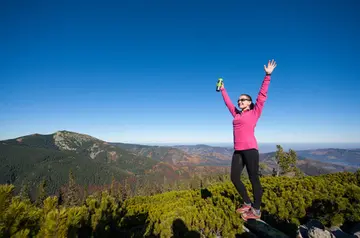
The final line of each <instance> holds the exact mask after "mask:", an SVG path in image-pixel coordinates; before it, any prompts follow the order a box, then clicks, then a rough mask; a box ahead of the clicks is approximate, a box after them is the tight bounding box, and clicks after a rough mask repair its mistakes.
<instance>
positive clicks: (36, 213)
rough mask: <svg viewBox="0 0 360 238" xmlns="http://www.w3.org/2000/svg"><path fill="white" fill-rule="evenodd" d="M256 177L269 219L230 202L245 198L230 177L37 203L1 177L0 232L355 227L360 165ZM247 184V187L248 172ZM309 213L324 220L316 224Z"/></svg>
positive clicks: (274, 237) (349, 230)
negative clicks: (247, 214)
mask: <svg viewBox="0 0 360 238" xmlns="http://www.w3.org/2000/svg"><path fill="white" fill-rule="evenodd" d="M261 183H262V185H263V188H264V194H263V204H262V206H261V210H262V220H264V221H265V222H267V224H264V223H261V222H258V221H255V220H253V221H248V222H244V221H243V220H242V219H241V218H240V215H239V214H237V213H236V212H235V210H236V208H238V207H239V206H240V204H241V203H242V201H241V198H240V196H239V194H238V193H237V192H236V190H235V188H234V186H233V185H232V184H231V182H230V181H229V180H228V179H227V180H225V181H223V182H217V183H213V184H210V185H208V186H206V187H204V188H197V189H186V190H180V191H171V192H166V193H162V194H157V195H154V196H136V197H132V198H127V199H123V198H122V191H121V190H116V189H115V190H113V189H112V190H109V191H104V192H102V193H98V194H94V195H91V196H88V197H87V199H86V200H85V199H84V200H83V202H81V203H79V204H78V205H66V204H65V205H64V204H59V203H58V202H59V200H58V197H48V198H46V199H44V200H43V201H42V202H41V203H37V204H34V203H31V202H29V200H28V199H27V198H26V197H22V196H21V197H17V196H14V195H13V194H12V191H13V189H14V187H13V186H12V185H1V186H0V197H2V198H3V199H1V200H0V207H1V208H2V212H3V214H4V216H0V222H1V223H2V224H5V225H4V226H2V227H1V229H0V236H1V237H54V236H56V237H169V238H170V237H174V238H175V237H176V238H179V237H198V238H200V237H219V238H225V237H254V238H256V237H269V238H282V237H284V238H285V237H288V238H290V237H299V236H297V235H298V234H299V232H301V233H302V234H305V235H306V233H307V234H309V235H310V234H311V233H312V234H314V232H316V233H317V234H318V236H303V237H331V236H330V234H333V235H334V236H335V237H356V236H354V234H355V233H356V232H360V229H359V225H360V206H359V204H360V170H359V171H358V172H356V173H344V172H343V173H336V174H328V175H322V176H309V177H300V178H288V177H282V176H280V177H272V176H269V177H263V178H261ZM245 186H246V188H247V189H248V190H249V189H250V188H251V184H250V182H249V181H248V180H245ZM334 187H335V188H336V189H333V188H334ZM249 191H251V190H249ZM250 196H251V192H250ZM314 219H316V220H318V222H317V224H319V222H321V223H322V224H321V226H324V227H323V228H315V227H314V224H315V222H312V221H314ZM311 223H312V224H313V225H312V226H311V225H310V224H311ZM55 224H56V225H55ZM305 224H306V226H309V229H308V230H307V231H306V226H305ZM345 232H346V233H345ZM341 233H342V236H340V235H341ZM320 234H322V236H319V235H320ZM334 236H332V237H334Z"/></svg>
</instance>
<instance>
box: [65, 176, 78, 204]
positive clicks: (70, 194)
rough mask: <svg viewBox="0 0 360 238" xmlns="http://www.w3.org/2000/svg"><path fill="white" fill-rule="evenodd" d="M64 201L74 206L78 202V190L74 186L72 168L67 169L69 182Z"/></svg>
mask: <svg viewBox="0 0 360 238" xmlns="http://www.w3.org/2000/svg"><path fill="white" fill-rule="evenodd" d="M64 202H65V205H67V206H75V205H78V204H79V203H80V199H79V191H78V189H77V186H76V182H75V175H74V173H73V171H72V169H70V171H69V183H68V187H67V191H66V193H65V196H64Z"/></svg>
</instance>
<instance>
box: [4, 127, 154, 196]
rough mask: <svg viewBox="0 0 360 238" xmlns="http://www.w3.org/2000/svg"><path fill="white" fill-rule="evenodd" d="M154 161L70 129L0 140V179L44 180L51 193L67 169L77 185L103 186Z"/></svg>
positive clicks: (64, 179)
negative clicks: (71, 173) (113, 178)
mask: <svg viewBox="0 0 360 238" xmlns="http://www.w3.org/2000/svg"><path fill="white" fill-rule="evenodd" d="M156 164H157V161H155V160H153V159H151V158H148V157H144V156H139V155H136V154H134V153H131V152H129V151H127V150H124V149H121V148H119V147H116V146H113V145H109V144H108V143H107V142H105V141H102V140H99V139H96V138H94V137H91V136H88V135H84V134H79V133H74V132H69V131H58V132H56V133H53V134H49V135H40V134H33V135H28V136H23V137H19V138H15V139H10V140H4V141H0V173H1V175H0V182H1V183H7V182H10V183H14V184H16V185H21V184H23V183H28V184H29V185H30V186H31V185H33V186H36V184H39V182H40V180H43V179H44V180H46V181H47V188H48V191H49V192H50V193H55V192H56V191H57V190H59V189H60V187H61V186H63V185H64V184H66V182H67V181H68V176H69V171H70V169H71V170H72V171H73V173H74V175H75V176H76V178H77V181H78V182H79V184H82V185H86V184H88V185H103V184H109V183H110V182H111V178H112V176H114V177H115V178H116V179H117V180H119V181H121V180H124V179H125V178H127V177H129V176H135V175H138V174H140V175H141V174H146V173H147V172H148V171H149V170H150V171H151V169H152V168H153V167H154V166H155V165H156Z"/></svg>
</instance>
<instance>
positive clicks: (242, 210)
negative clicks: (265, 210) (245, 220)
mask: <svg viewBox="0 0 360 238" xmlns="http://www.w3.org/2000/svg"><path fill="white" fill-rule="evenodd" d="M250 208H251V205H247V204H243V205H242V206H241V207H239V208H238V209H236V212H237V213H240V214H243V213H244V212H247V211H249V210H250Z"/></svg>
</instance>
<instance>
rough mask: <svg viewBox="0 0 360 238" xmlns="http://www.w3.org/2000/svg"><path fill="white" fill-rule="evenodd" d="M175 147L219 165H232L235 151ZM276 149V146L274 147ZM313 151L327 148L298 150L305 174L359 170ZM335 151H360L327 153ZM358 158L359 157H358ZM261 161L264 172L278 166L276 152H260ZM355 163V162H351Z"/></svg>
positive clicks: (331, 154)
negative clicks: (316, 154)
mask: <svg viewBox="0 0 360 238" xmlns="http://www.w3.org/2000/svg"><path fill="white" fill-rule="evenodd" d="M174 147H175V148H178V149H180V150H182V151H184V152H186V153H189V154H191V155H196V156H200V157H204V158H207V159H208V161H212V163H213V164H217V165H224V166H230V165H231V157H232V153H233V149H232V148H226V147H214V146H208V145H201V144H199V145H178V146H174ZM274 150H276V148H274ZM312 151H322V153H325V152H324V151H326V150H325V149H321V150H320V149H319V150H302V151H299V153H298V151H296V153H297V155H298V161H297V167H298V168H299V169H301V171H303V172H304V173H305V174H307V175H320V174H327V173H334V172H342V171H351V172H354V171H356V170H357V167H356V166H350V165H344V164H340V163H334V162H335V161H334V159H333V160H329V159H327V160H325V159H324V160H323V161H320V160H319V158H318V157H317V156H314V153H312ZM333 151H335V152H336V151H347V153H343V154H342V158H343V159H346V158H347V157H346V156H347V155H352V156H354V155H357V154H358V153H359V152H358V151H357V150H342V149H336V150H335V149H332V150H330V151H328V152H327V153H326V154H327V156H332V157H333V158H338V157H336V156H337V153H336V154H335V153H332V152H333ZM351 158H352V159H351V160H350V161H352V162H356V161H357V162H359V161H360V157H359V158H358V157H356V159H354V157H351ZM357 158H358V159H357ZM260 162H262V163H263V164H264V165H266V169H265V170H263V174H271V173H272V170H273V168H276V163H275V152H269V153H260ZM351 165H353V164H351Z"/></svg>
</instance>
